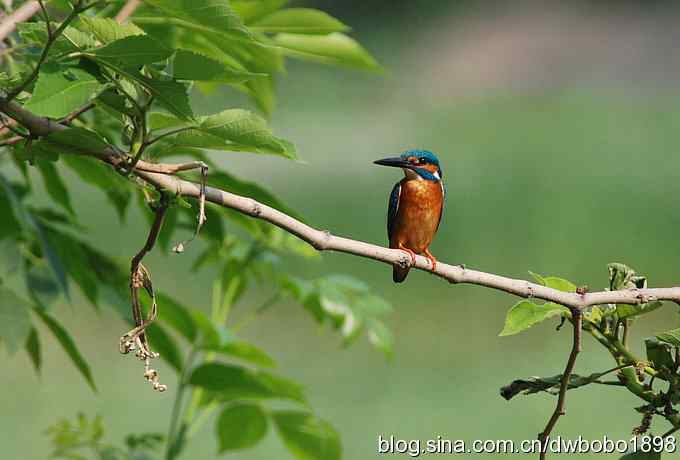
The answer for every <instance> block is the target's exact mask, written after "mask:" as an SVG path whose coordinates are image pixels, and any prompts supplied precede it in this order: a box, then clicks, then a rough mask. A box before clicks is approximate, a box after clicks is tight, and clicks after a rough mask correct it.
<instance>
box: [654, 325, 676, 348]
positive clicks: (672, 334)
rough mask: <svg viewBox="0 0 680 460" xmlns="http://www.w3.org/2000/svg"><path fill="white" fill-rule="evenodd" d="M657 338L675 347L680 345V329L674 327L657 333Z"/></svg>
mask: <svg viewBox="0 0 680 460" xmlns="http://www.w3.org/2000/svg"><path fill="white" fill-rule="evenodd" d="M656 338H657V339H659V340H661V341H662V342H666V343H670V344H671V345H673V346H674V347H680V329H672V330H670V331H666V332H662V333H660V334H656Z"/></svg>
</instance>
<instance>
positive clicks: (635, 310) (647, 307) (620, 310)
mask: <svg viewBox="0 0 680 460" xmlns="http://www.w3.org/2000/svg"><path fill="white" fill-rule="evenodd" d="M662 306H663V302H662V301H660V300H654V301H652V302H646V303H641V304H637V305H628V304H623V303H619V304H616V313H617V314H618V316H619V319H625V318H632V317H634V316H640V315H644V314H647V313H650V312H653V311H654V310H656V309H658V308H660V307H662Z"/></svg>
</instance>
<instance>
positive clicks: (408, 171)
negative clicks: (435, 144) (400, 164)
mask: <svg viewBox="0 0 680 460" xmlns="http://www.w3.org/2000/svg"><path fill="white" fill-rule="evenodd" d="M401 169H403V170H404V175H405V176H406V178H407V179H415V180H425V179H423V178H422V177H420V174H418V173H417V172H415V171H414V170H412V169H409V168H401Z"/></svg>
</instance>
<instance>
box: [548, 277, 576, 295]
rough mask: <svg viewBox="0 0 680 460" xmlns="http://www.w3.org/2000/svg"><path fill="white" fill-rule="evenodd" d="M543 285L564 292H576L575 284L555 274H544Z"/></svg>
mask: <svg viewBox="0 0 680 460" xmlns="http://www.w3.org/2000/svg"><path fill="white" fill-rule="evenodd" d="M543 281H544V282H545V285H546V286H547V287H549V288H553V289H557V290H558V291H564V292H576V285H575V284H574V283H572V282H571V281H569V280H565V279H563V278H558V277H556V276H546V277H544V278H543Z"/></svg>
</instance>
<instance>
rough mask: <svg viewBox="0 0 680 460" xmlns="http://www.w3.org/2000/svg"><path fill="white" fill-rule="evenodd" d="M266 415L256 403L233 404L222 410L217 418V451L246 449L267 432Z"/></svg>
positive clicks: (262, 437)
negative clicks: (218, 444)
mask: <svg viewBox="0 0 680 460" xmlns="http://www.w3.org/2000/svg"><path fill="white" fill-rule="evenodd" d="M267 427H268V421H267V415H266V414H265V413H264V411H263V410H262V408H261V407H260V406H258V405H256V404H234V405H231V406H228V407H226V408H224V409H223V410H222V412H221V413H220V415H219V417H218V418H217V425H216V431H217V433H216V434H217V438H218V440H219V443H220V447H219V453H220V454H222V453H224V452H226V451H229V450H237V449H247V448H249V447H253V446H254V445H255V444H257V443H258V442H260V441H261V440H262V439H264V437H265V435H266V434H267Z"/></svg>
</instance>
